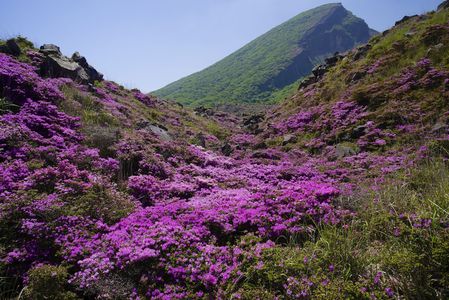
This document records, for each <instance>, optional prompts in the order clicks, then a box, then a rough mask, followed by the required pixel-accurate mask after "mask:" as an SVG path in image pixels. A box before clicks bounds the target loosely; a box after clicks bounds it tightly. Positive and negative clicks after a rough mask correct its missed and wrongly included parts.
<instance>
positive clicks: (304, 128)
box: [0, 1, 449, 300]
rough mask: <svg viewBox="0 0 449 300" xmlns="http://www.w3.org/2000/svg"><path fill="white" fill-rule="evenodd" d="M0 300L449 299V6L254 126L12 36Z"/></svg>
mask: <svg viewBox="0 0 449 300" xmlns="http://www.w3.org/2000/svg"><path fill="white" fill-rule="evenodd" d="M0 52H2V53H0V298H1V299H15V298H17V297H18V298H20V299H54V300H56V299H136V300H137V299H248V300H252V299H273V300H274V299H323V300H324V299H367V300H368V299H448V298H449V288H448V287H449V213H448V212H449V197H448V195H449V165H448V159H449V101H448V99H449V2H448V1H445V2H444V3H443V4H442V5H441V6H440V8H439V10H438V11H434V12H429V13H427V14H424V15H421V16H413V17H406V18H404V19H403V20H401V21H400V22H398V23H397V25H396V26H395V27H393V28H392V29H391V30H388V31H386V32H384V33H383V34H382V35H379V36H377V37H374V38H373V39H371V40H370V42H369V43H368V44H365V45H363V46H360V47H358V48H356V49H354V50H353V51H350V52H348V53H347V54H345V55H337V56H334V57H330V58H328V59H327V60H326V63H325V64H323V65H321V66H320V67H319V68H318V69H317V70H319V72H315V74H314V75H311V76H310V77H307V78H306V79H305V80H304V81H302V82H301V84H300V86H299V90H297V91H296V92H295V93H294V95H292V96H291V97H289V98H288V99H286V100H285V101H283V102H281V103H279V104H278V105H276V106H274V107H273V108H271V109H270V110H269V111H264V112H261V113H259V114H257V115H252V116H249V117H246V118H244V119H240V118H239V117H237V116H233V115H231V114H227V113H224V112H221V111H217V110H214V109H208V108H204V107H200V108H197V109H195V110H191V109H189V108H185V107H182V106H181V105H180V104H177V103H175V102H171V101H167V100H163V99H161V98H156V97H149V96H146V95H144V94H142V93H141V92H139V91H138V90H127V89H125V88H123V87H121V86H120V85H118V84H116V83H114V82H110V81H106V80H103V78H102V76H101V73H99V72H97V71H96V70H95V69H94V67H93V66H91V65H89V64H88V63H87V60H86V58H84V57H82V56H81V55H80V54H79V53H75V54H74V55H73V56H72V57H70V58H69V57H66V56H64V55H63V54H62V53H60V51H59V48H57V47H56V46H54V45H44V46H42V47H41V49H36V48H35V47H34V45H32V44H31V43H30V42H28V41H27V40H26V39H24V38H20V37H19V38H16V39H12V40H8V41H0Z"/></svg>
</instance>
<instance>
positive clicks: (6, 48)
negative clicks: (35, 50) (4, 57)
mask: <svg viewBox="0 0 449 300" xmlns="http://www.w3.org/2000/svg"><path fill="white" fill-rule="evenodd" d="M0 52H3V53H6V54H10V55H13V56H19V55H20V54H21V53H22V51H21V50H20V46H19V45H18V44H17V41H16V40H15V39H9V40H7V41H6V44H5V45H2V46H1V47H0Z"/></svg>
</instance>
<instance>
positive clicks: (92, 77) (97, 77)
mask: <svg viewBox="0 0 449 300" xmlns="http://www.w3.org/2000/svg"><path fill="white" fill-rule="evenodd" d="M72 60H73V61H74V62H77V63H78V64H79V65H80V66H81V67H82V68H83V69H84V71H85V72H86V73H87V76H89V82H94V81H101V80H103V74H101V73H100V72H98V71H97V70H95V68H94V67H92V66H91V65H89V64H88V63H87V59H86V58H85V57H84V56H81V55H80V54H79V52H78V51H77V52H75V53H73V55H72Z"/></svg>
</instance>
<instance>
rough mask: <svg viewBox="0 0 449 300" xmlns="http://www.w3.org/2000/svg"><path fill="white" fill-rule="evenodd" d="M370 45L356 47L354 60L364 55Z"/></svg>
mask: <svg viewBox="0 0 449 300" xmlns="http://www.w3.org/2000/svg"><path fill="white" fill-rule="evenodd" d="M371 47H372V46H371V44H365V45H362V46H359V47H357V48H356V50H355V53H354V60H359V59H361V58H362V57H364V56H365V55H366V53H367V52H368V51H369V50H370V49H371Z"/></svg>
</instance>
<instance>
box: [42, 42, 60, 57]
mask: <svg viewBox="0 0 449 300" xmlns="http://www.w3.org/2000/svg"><path fill="white" fill-rule="evenodd" d="M39 52H41V53H42V54H44V55H51V54H52V55H56V56H62V53H61V49H59V47H58V46H56V45H53V44H44V45H42V46H41V47H40V49H39Z"/></svg>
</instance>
